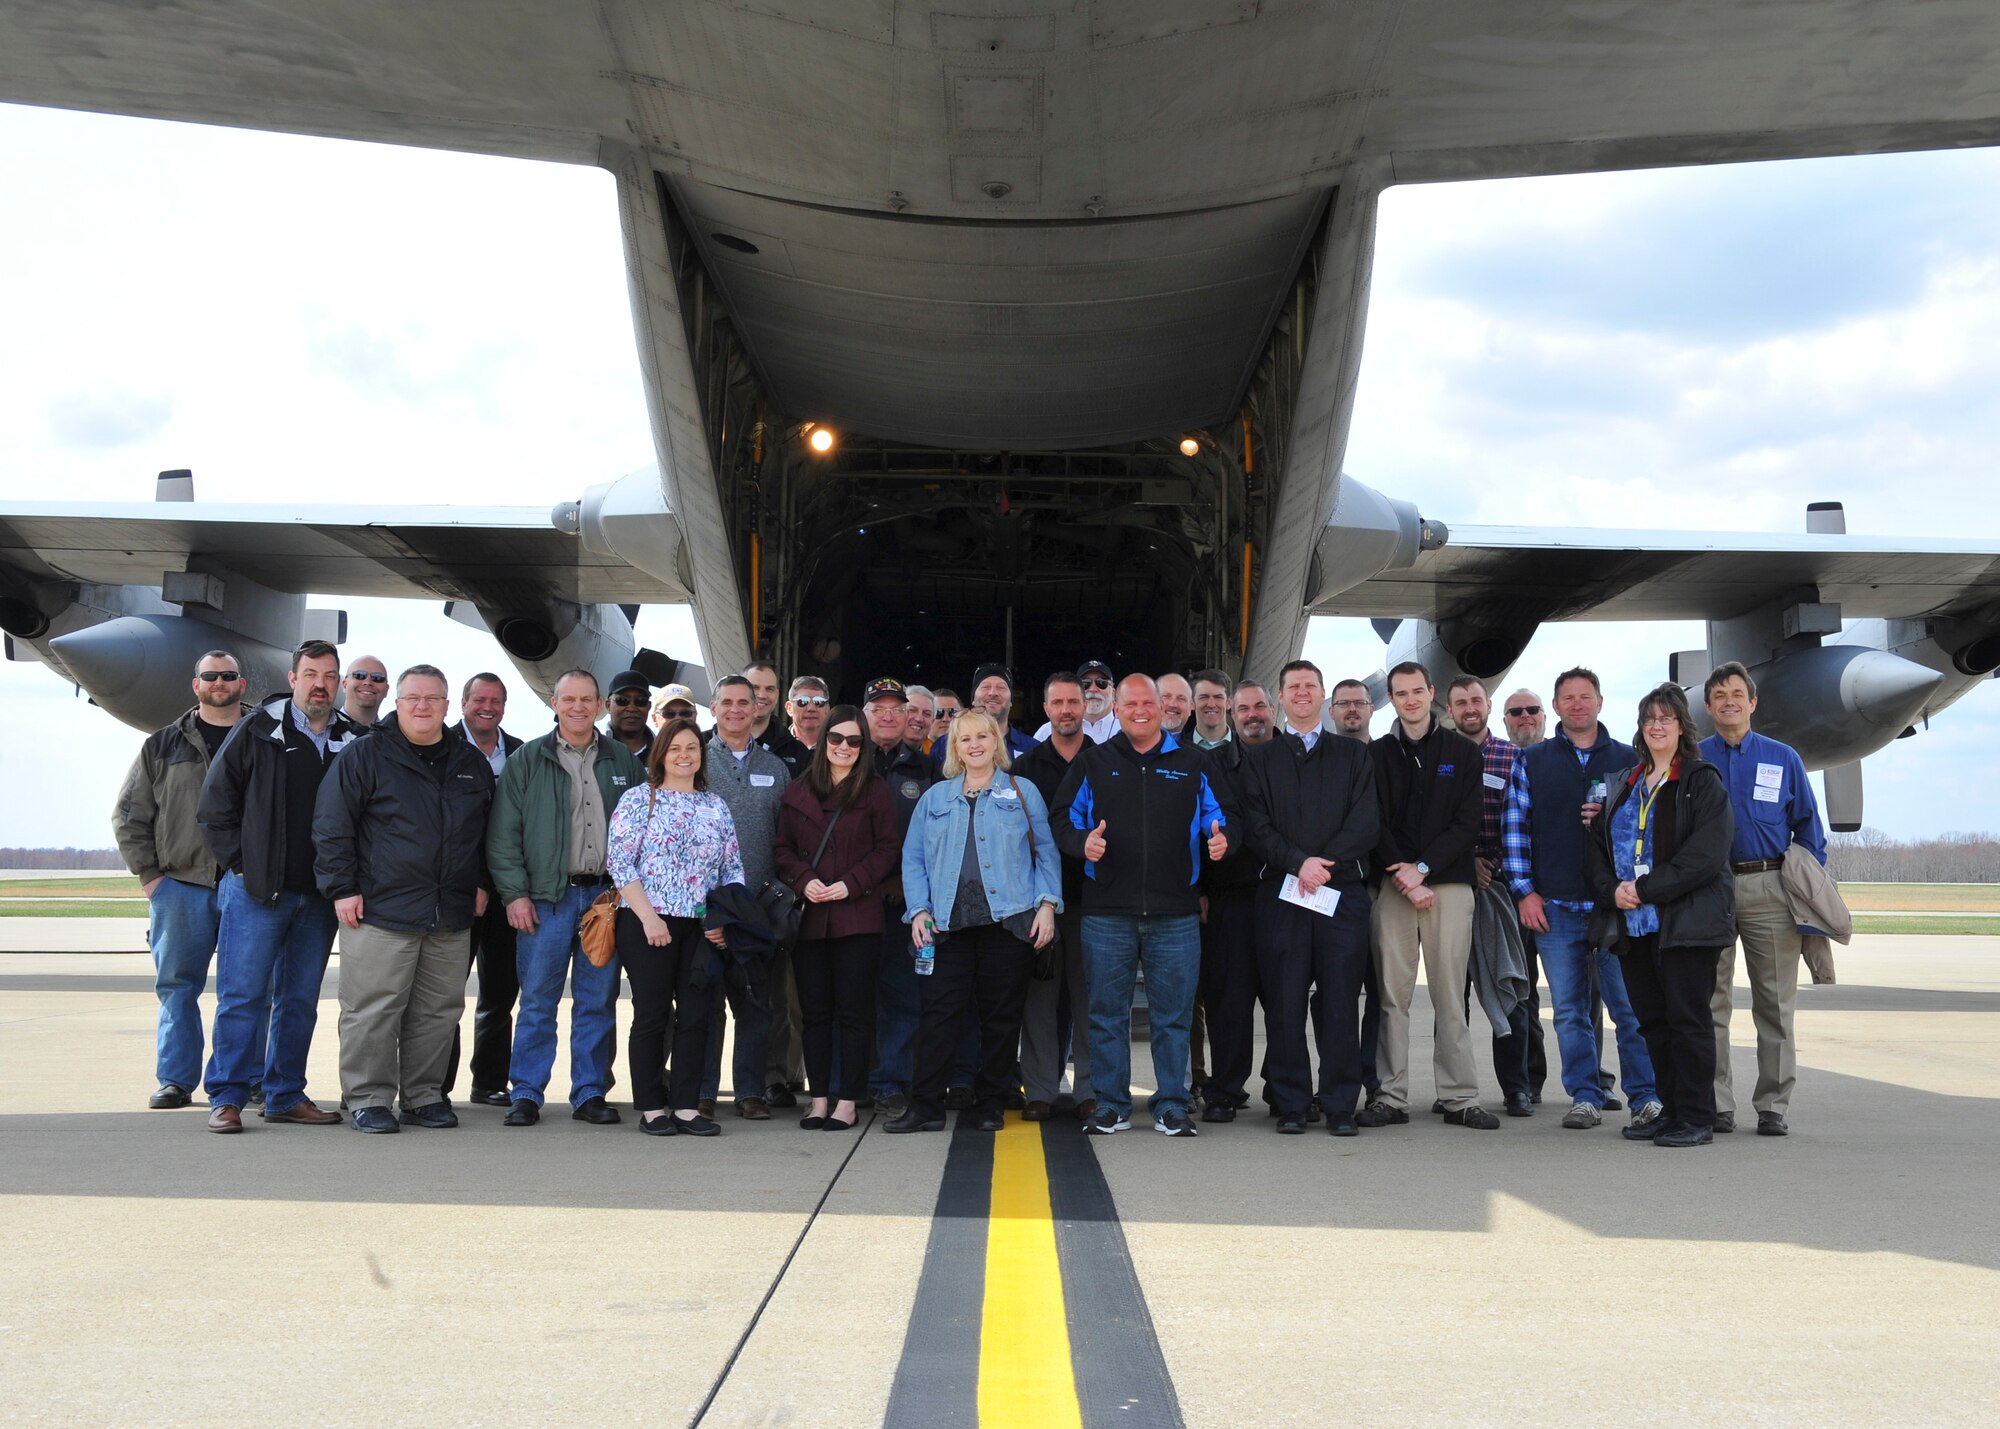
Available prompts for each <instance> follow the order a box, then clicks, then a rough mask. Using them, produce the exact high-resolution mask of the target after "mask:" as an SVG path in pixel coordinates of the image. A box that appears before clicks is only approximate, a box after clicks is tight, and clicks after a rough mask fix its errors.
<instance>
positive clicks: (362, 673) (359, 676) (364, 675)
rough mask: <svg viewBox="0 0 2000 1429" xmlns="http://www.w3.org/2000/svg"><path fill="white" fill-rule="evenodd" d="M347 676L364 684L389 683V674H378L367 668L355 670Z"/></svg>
mask: <svg viewBox="0 0 2000 1429" xmlns="http://www.w3.org/2000/svg"><path fill="white" fill-rule="evenodd" d="M347 678H348V679H350V680H359V681H361V683H362V684H364V685H386V684H388V683H389V677H388V676H387V675H377V674H373V673H371V672H370V671H367V670H355V671H353V672H352V673H351V674H349V675H348V677H347Z"/></svg>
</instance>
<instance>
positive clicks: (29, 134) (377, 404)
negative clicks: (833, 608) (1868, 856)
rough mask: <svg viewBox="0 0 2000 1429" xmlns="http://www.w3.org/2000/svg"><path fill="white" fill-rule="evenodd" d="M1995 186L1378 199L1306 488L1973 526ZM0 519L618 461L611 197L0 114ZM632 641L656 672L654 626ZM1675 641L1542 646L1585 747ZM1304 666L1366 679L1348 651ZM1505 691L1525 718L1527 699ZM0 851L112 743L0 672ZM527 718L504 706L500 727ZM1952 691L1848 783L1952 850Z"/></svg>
mask: <svg viewBox="0 0 2000 1429" xmlns="http://www.w3.org/2000/svg"><path fill="white" fill-rule="evenodd" d="M1997 194H2000V157H1996V156H1995V155H1994V154H1991V153H1984V152H1968V153H1957V154H1936V155H1903V156H1892V157H1886V158H1868V159H1845V160H1825V161H1817V162H1813V163H1801V164H1790V165H1760V166H1755V167H1749V168H1737V169H1713V170H1679V171H1667V172H1658V173H1643V174H1613V175H1595V176H1587V177H1577V178H1561V179H1537V180H1523V181H1515V182H1508V183H1495V184H1469V185H1448V186H1436V187H1429V188H1407V189H1399V190H1395V191H1392V192H1391V193H1390V194H1389V195H1388V196H1387V197H1386V198H1385V200H1384V202H1383V209H1382V221H1381V226H1380V232H1379V236H1378V242H1377V262H1376V268H1375V278H1374V289H1373V302H1372V307H1371V316H1370V321H1369V330H1368V346H1367V350H1366V358H1365V361H1364V364H1363V368H1362V378H1361V391H1360V400H1359V407H1358V415H1357V417H1356V421H1355V426H1354V431H1353V438H1352V442H1351V445H1350V447H1349V450H1348V456H1347V469H1348V470H1349V471H1351V472H1353V473H1354V474H1355V475H1357V476H1359V477H1361V478H1362V479H1364V480H1366V481H1368V482H1370V483H1371V484H1373V485H1375V486H1376V487H1378V488H1379V489H1381V490H1383V491H1386V492H1389V493H1392V494H1394V495H1397V496H1402V497H1406V498H1408V499H1411V500H1414V501H1416V502H1417V503H1418V505H1419V506H1420V507H1421V508H1422V509H1423V510H1424V511H1425V512H1426V513H1427V514H1429V515H1433V516H1436V517H1438V518H1440V519H1443V520H1444V521H1446V522H1448V523H1457V524H1468V523H1495V522H1522V521H1533V522H1548V523H1552V524H1561V525H1584V524H1588V525H1603V526H1621V525H1645V526H1679V527H1687V528H1713V529H1730V530H1757V529H1767V530H1783V531H1791V530H1797V529H1800V527H1801V524H1802V522H1803V516H1804V508H1805V504H1806V502H1808V501H1810V500H1826V499H1837V500H1843V501H1845V502H1846V503H1847V509H1848V519H1849V525H1850V529H1853V530H1856V531H1864V530H1865V531H1873V532H1880V533H1885V534H1902V535H1924V536H1931V535H1941V534H1958V535H1963V536H1967V537H1974V538H1979V539H1982V540H1992V539H1995V538H2000V512H1996V510H1995V507H1994V503H1993V502H1992V500H1991V499H1990V492H1991V490H1992V483H1991V481H1990V479H1989V471H1990V466H1991V462H1992V455H1991V454H1992V453H1993V452H1994V451H1995V450H2000V410H1996V401H2000V399H1996V395H1995V394H1996V393H2000V344H1995V343H1994V342H1993V341H1992V340H1991V334H1992V333H1994V332H1996V331H2000V203H1996V195H1997ZM0 211H4V212H5V213H6V215H7V221H6V222H5V223H4V224H0V498H26V499H36V500H44V499H52V498H56V497H62V498H74V499H78V500H148V499H150V497H151V495H152V482H153V476H154V473H156V472H157V471H159V470H161V469H163V468H168V467H183V466H184V467H192V468H193V469H194V471H195V481H196V491H197V495H198V497H200V498H203V499H207V500H240V501H284V500H307V499H310V500H320V501H347V500H351V501H354V502H356V503H366V502H370V501H394V502H434V501H451V500H468V501H470V500H477V501H481V502H497V503H509V504H513V503H518V504H522V505H530V506H538V507H545V506H548V505H551V504H553V503H554V502H556V501H558V500H562V499H567V498H573V497H575V496H577V495H579V494H580V493H581V491H582V489H583V488H584V487H585V486H587V485H590V484H591V483H594V482H599V481H605V480H609V479H612V478H614V477H616V476H618V475H620V474H622V473H624V472H626V471H629V470H632V469H634V468H637V467H641V466H645V465H648V464H650V462H651V460H652V449H651V438H650V435H649V433H648V431H647V427H646V420H645V408H644V403H643V400H642V397H641V395H640V390H639V384H638V366H637V359H636V357H635V355H634V351H633V343H632V335H631V321H630V315H629V311H628V308H627V304H626V289H625V280H624V274H623V266H622V258H621V254H620V251H619V240H618V223H617V214H616V210H615V207H614V203H613V195H612V187H611V181H610V179H609V178H608V177H607V176H605V175H603V174H600V173H598V172H596V171H593V170H587V169H575V168H566V167H560V166H555V165H545V164H530V163H522V162H516V161H510V160H501V159H485V158H473V157H468V156H463V155H452V154H438V153H427V152H423V151H419V150H408V149H394V148H386V147H379V146H372V145H362V144H344V143H337V142H333V141H329V140H314V139H300V138H294V137H289V136H279V135H264V134H252V133H244V132H236V131H230V130H222V129H203V128H199V127H194V126H185V125H172V124H161V123H155V122H150V121H144V120H132V119H116V118H106V117H99V116H92V115H81V114H63V113H56V112H50V111H40V110H31V109H21V108H11V107H6V106H0ZM341 604H343V605H345V606H346V608H347V609H348V610H349V612H350V630H351V632H352V639H351V641H350V643H349V645H348V647H347V650H348V652H349V653H350V654H354V653H360V652H362V651H368V652H371V653H375V654H377V655H380V656H381V657H382V658H383V659H384V660H385V661H386V662H387V663H388V665H389V667H390V668H391V669H392V670H393V669H396V668H399V667H400V666H402V665H404V664H407V663H411V662H413V661H415V660H418V659H427V660H431V661H433V662H435V663H437V664H440V665H441V666H443V667H444V668H445V669H446V670H447V671H448V672H450V673H451V674H453V675H454V677H459V676H462V674H464V673H469V672H470V671H471V670H473V669H475V668H479V667H481V666H489V665H495V666H501V668H505V667H504V665H503V664H502V662H501V659H500V656H499V652H498V651H497V649H496V648H495V647H494V646H493V645H492V643H491V641H490V640H488V639H487V638H486V637H484V636H481V635H477V634H475V633H473V632H471V631H468V630H465V629H464V628H463V627H460V626H456V625H453V624H452V623H450V622H448V621H446V620H445V619H444V617H443V615H442V614H441V612H440V611H439V610H438V609H437V608H436V607H433V606H423V607H416V606H414V605H411V604H405V603H398V602H377V601H361V600H346V601H343V602H341ZM639 634H640V638H641V640H642V641H643V642H645V643H647V644H651V645H654V646H656V647H658V648H661V649H664V650H666V651H668V652H669V653H671V654H675V655H682V656H692V655H694V654H695V653H696V652H695V648H694V644H693V634H692V626H691V623H690V622H689V621H688V620H687V619H686V616H685V612H683V611H678V610H671V609H666V610H649V611H648V612H647V613H646V614H645V615H644V616H643V617H642V619H641V624H640V630H639ZM1700 641H1701V631H1700V627H1699V626H1692V625H1655V626H1612V625H1602V624H1598V625H1589V624H1577V625H1568V626H1552V627H1547V628H1545V629H1544V630H1543V631H1542V632H1541V633H1540V634H1539V635H1538V636H1537V637H1536V639H1535V641H1534V642H1533V643H1532V644H1531V645H1530V646H1529V647H1528V650H1527V652H1526V653H1525V655H1524V657H1523V659H1522V662H1521V664H1520V666H1519V667H1518V668H1517V675H1516V678H1517V679H1525V680H1527V681H1529V682H1531V683H1533V682H1537V681H1541V682H1544V683H1545V682H1546V679H1547V676H1548V675H1549V674H1551V673H1553V672H1554V671H1556V670H1559V669H1561V668H1563V667H1565V666H1567V665H1570V664H1575V663H1587V664H1592V665H1595V666H1596V667H1597V668H1598V669H1599V670H1600V671H1601V672H1602V674H1603V675H1604V677H1605V681H1606V686H1607V694H1608V695H1609V696H1610V699H1611V701H1612V704H1613V707H1614V709H1615V710H1617V711H1618V712H1619V714H1618V720H1619V722H1620V724H1621V725H1622V723H1623V722H1624V720H1625V718H1626V716H1625V714H1624V711H1626V710H1627V709H1629V706H1630V705H1631V703H1632V701H1633V700H1634V699H1635V698H1636V697H1637V695H1638V694H1639V693H1641V692H1642V691H1643V690H1644V689H1645V688H1647V687H1649V686H1650V685H1651V684H1653V683H1655V682H1656V681H1657V680H1658V679H1660V678H1662V677H1663V676H1664V673H1665V667H1666V666H1665V662H1666V655H1667V652H1668V651H1670V650H1675V649H1682V648H1687V647H1690V646H1694V645H1698V644H1699V643H1700ZM1307 648H1308V653H1309V654H1311V655H1312V656H1313V657H1314V658H1316V659H1318V660H1320V662H1321V663H1322V664H1324V665H1325V666H1326V667H1327V668H1328V669H1329V671H1339V672H1342V673H1348V672H1354V673H1367V672H1370V671H1373V670H1375V669H1376V668H1378V667H1379V666H1380V664H1381V646H1380V644H1379V642H1377V641H1376V640H1375V638H1374V636H1373V635H1372V633H1370V632H1369V630H1368V628H1367V627H1366V626H1365V625H1363V624H1360V623H1358V622H1335V621H1318V622H1315V624H1314V627H1313V629H1312V632H1311V634H1310V635H1309V637H1308V646H1307ZM1545 693H1546V691H1545ZM0 717H4V721H5V728H6V732H7V735H8V738H6V739H5V740H4V741H0V787H4V788H5V789H6V791H7V798H6V799H5V800H4V801H0V844H8V845H12V844H33V845H45V844H46V845H63V844H76V845H79V846H87V847H89V846H103V845H105V844H107V843H108V841H109V840H108V834H107V829H106V820H107V815H108V811H109V808H110V804H111V800H112V796H113V794H114V793H115V791H116V787H117V784H118V781H119V779H120V777H121V776H122V774H123V772H124V770H125V768H126V767H127V765H128V764H129V763H130V760H131V757H132V754H133V752H134V750H135V749H136V747H137V744H138V741H139V739H140V736H139V734H138V733H137V732H135V731H131V730H128V729H126V728H125V727H124V726H123V725H120V724H118V723H116V722H115V721H113V720H112V719H111V718H110V717H109V716H107V715H104V714H102V713H100V712H98V711H96V710H94V709H92V708H90V707H89V706H88V705H86V704H84V703H83V702H82V701H81V700H79V699H77V698H76V697H75V696H74V694H73V692H72V691H71V690H70V689H69V688H68V687H67V686H66V685H63V684H61V683H60V682H59V681H57V680H55V679H53V678H51V677H50V676H49V675H48V674H47V673H46V672H44V671H42V670H40V669H39V668H38V667H36V666H32V665H7V666H4V667H0ZM508 726H509V728H511V729H513V730H514V731H515V732H516V733H522V734H534V733H538V732H540V731H541V730H542V729H545V728H546V719H545V717H544V716H543V715H542V713H541V712H540V711H539V710H538V709H534V708H529V707H525V706H519V705H517V707H516V708H515V710H514V711H512V712H511V713H510V715H509V717H508ZM1996 736H2000V697H1996V696H1995V695H1994V693H1993V691H1992V689H1991V688H1990V687H1987V688H1982V689H1980V690H1978V691H1976V692H1975V693H1974V694H1973V695H1972V696H1970V697H1968V698H1967V699H1966V700H1965V701H1963V702H1962V703H1961V704H1960V705H1959V706H1957V707H1956V708H1954V709H1953V710H1952V711H1951V712H1950V713H1949V714H1948V715H1947V716H1946V717H1945V718H1944V719H1942V720H1940V721H1939V722H1938V724H1937V726H1936V727H1935V728H1934V729H1932V730H1931V731H1929V732H1927V733H1925V734H1923V735H1921V736H1920V737H1918V738H1916V739H1911V740H1905V741H1901V742H1899V743H1898V744H1896V745H1893V746H1892V747H1891V748H1890V749H1889V750H1888V751H1885V752H1884V753H1883V754H1882V755H1879V756H1877V757H1876V758H1875V759H1873V760H1872V761H1871V762H1870V764H1869V766H1868V771H1869V802H1868V816H1869V822H1870V823H1871V824H1874V825H1877V826H1879V827H1882V828H1885V829H1887V830H1889V831H1890V832H1892V833H1895V834H1898V835H1901V836H1912V835H1918V834H1924V833H1930V832H1936V831H1940V830H1942V829H1947V828H1968V827H1991V826H1993V824H1994V822H1995V821H1994V820H1992V819H1990V818H1987V817H1986V816H1985V815H1984V813H1983V811H1980V810H1977V809H1972V810H1962V809H1961V808H1960V807H1959V806H1958V804H1957V802H1956V796H1957V794H1958V792H1959V791H1961V790H1962V789H1963V787H1964V780H1965V774H1966V771H1967V770H1968V769H1973V770H1979V771H1986V772H1990V771H1991V770H1992V768H1993V766H1994V760H1993V757H1992V755H1991V753H1990V751H1991V750H1993V749H1994V748H1995V747H1996Z"/></svg>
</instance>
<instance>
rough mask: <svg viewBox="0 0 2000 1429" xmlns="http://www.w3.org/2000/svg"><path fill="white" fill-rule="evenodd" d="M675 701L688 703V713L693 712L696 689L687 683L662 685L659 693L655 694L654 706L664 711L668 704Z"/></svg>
mask: <svg viewBox="0 0 2000 1429" xmlns="http://www.w3.org/2000/svg"><path fill="white" fill-rule="evenodd" d="M675 703H679V704H684V705H686V706H687V707H688V713H689V714H693V713H694V691H693V690H691V689H689V688H688V687H687V686H686V685H662V686H661V687H660V691H659V693H658V694H656V695H654V696H653V708H654V709H656V710H660V711H662V712H664V711H665V710H666V708H667V706H668V705H671V704H675Z"/></svg>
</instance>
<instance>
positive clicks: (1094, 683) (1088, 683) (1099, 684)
mask: <svg viewBox="0 0 2000 1429" xmlns="http://www.w3.org/2000/svg"><path fill="white" fill-rule="evenodd" d="M1077 683H1078V684H1079V685H1081V686H1083V688H1084V689H1086V690H1108V689H1110V688H1111V682H1110V681H1109V680H1101V679H1099V678H1098V677H1097V676H1095V675H1092V676H1091V677H1090V678H1089V679H1087V680H1078V681H1077Z"/></svg>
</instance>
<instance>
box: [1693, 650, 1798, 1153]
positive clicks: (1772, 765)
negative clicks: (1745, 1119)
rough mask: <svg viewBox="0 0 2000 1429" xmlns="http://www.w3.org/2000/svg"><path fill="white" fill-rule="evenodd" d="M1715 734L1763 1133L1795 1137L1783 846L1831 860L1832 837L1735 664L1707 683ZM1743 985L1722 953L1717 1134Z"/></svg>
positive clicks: (1716, 1007)
mask: <svg viewBox="0 0 2000 1429" xmlns="http://www.w3.org/2000/svg"><path fill="white" fill-rule="evenodd" d="M1702 699H1703V702H1704V703H1705V704H1706V705H1707V706H1708V717H1709V718H1710V719H1711V720H1713V721H1714V722H1715V733H1714V734H1711V735H1710V736H1709V737H1708V738H1707V739H1704V740H1703V741H1702V742H1701V757H1702V758H1703V759H1706V760H1707V761H1708V762H1709V763H1711V764H1713V765H1715V767H1716V768H1718V769H1720V770H1721V771H1722V782H1723V784H1724V785H1725V786H1727V788H1728V790H1729V807H1730V812H1731V813H1733V814H1734V815H1735V816H1736V836H1735V841H1734V842H1733V843H1732V844H1731V845H1730V849H1729V869H1730V872H1731V873H1733V874H1734V875H1735V876H1736V937H1737V941H1738V942H1740V943H1742V944H1743V970H1744V972H1746V973H1747V974H1748V975H1749V978H1750V1014H1751V1017H1752V1019H1753V1020H1754V1021H1755V1022H1756V1024H1757V1089H1756V1091H1755V1092H1754V1093H1753V1094H1752V1098H1751V1104H1752V1105H1753V1106H1755V1107H1756V1109H1757V1134H1758V1135H1759V1136H1784V1135H1787V1134H1788V1133H1789V1132H1790V1131H1791V1127H1790V1125H1789V1124H1788V1123H1787V1122H1786V1121H1785V1113H1786V1112H1787V1111H1788V1110H1789V1109H1790V1108H1791V1104H1792V1084H1793V1083H1794V1082H1795V1081H1796V1080H1797V1078H1798V1049H1797V1047H1796V1045H1795V1044H1794V1043H1793V1040H1792V1007H1793V1004H1794V1003H1796V1002H1797V1001H1798V995H1799V942H1800V939H1799V930H1798V926H1797V924H1796V923H1794V922H1793V920H1792V909H1791V904H1790V903H1789V902H1788V901H1787V900H1786V898H1785V885H1784V874H1783V872H1782V870H1783V867H1784V862H1785V850H1786V849H1788V848H1790V847H1791V846H1792V845H1793V844H1794V843H1798V844H1803V845H1805V847H1806V849H1807V850H1808V851H1809V852H1810V853H1811V854H1812V855H1813V857H1814V858H1817V859H1818V860H1819V861H1820V862H1821V863H1825V862H1826V831H1825V830H1824V829H1823V828H1822V827H1821V825H1820V819H1819V801H1818V800H1817V799H1815V798H1814V797H1813V790H1812V785H1811V783H1809V782H1808V781H1807V779H1806V767H1805V764H1804V762H1803V761H1801V760H1800V758H1799V756H1798V754H1797V752H1796V751H1795V750H1793V749H1792V747H1791V746H1790V745H1788V744H1780V743H1779V742H1778V741H1777V740H1775V739H1769V738H1767V737H1765V736H1764V735H1761V734H1758V733H1756V732H1754V731H1753V730H1752V729H1751V728H1750V717H1751V716H1752V715H1753V714H1755V713H1756V712H1757V686H1756V683H1755V682H1754V681H1753V680H1752V679H1751V678H1750V672H1749V671H1748V670H1746V669H1745V668H1744V667H1743V666H1742V665H1741V664H1739V663H1738V662H1737V661H1734V660H1731V661H1728V662H1727V663H1725V664H1721V665H1718V666H1716V667H1715V669H1714V670H1713V671H1712V672H1711V673H1710V674H1709V677H1708V679H1707V680H1706V681H1705V682H1704V683H1703V686H1702ZM1735 983H1736V947H1735V945H1734V944H1731V945H1730V946H1729V947H1726V948H1724V949H1723V950H1722V957H1721V960H1720V962H1719V963H1718V964H1717V966H1716V970H1715V995H1714V998H1713V999H1712V1000H1711V1002H1710V1004H1709V1010H1710V1011H1711V1013H1712V1014H1713V1015H1714V1020H1715V1129H1716V1130H1717V1131H1734V1130H1736V1091H1735V1088H1734V1087H1733V1086H1732V1085H1731V1078H1730V1075H1729V1014H1730V1012H1731V1010H1732V1002H1733V996H1732V994H1733V990H1734V987H1735Z"/></svg>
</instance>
